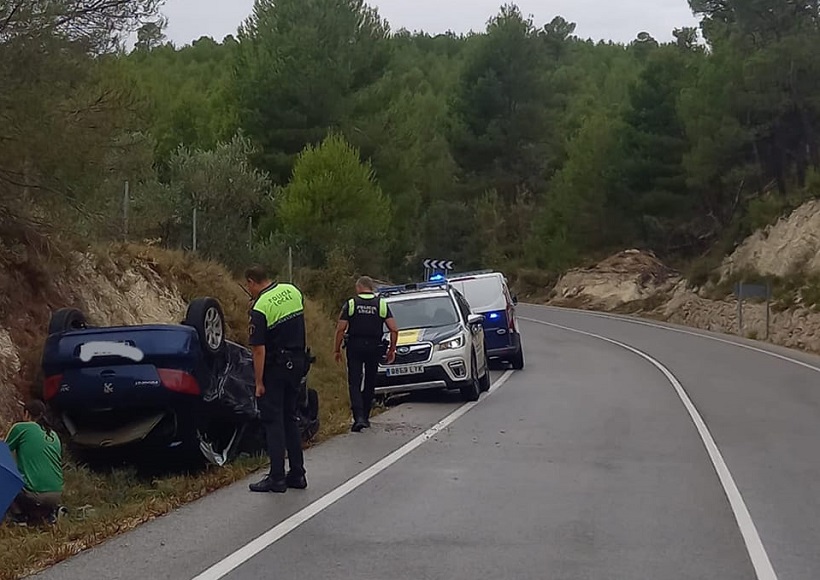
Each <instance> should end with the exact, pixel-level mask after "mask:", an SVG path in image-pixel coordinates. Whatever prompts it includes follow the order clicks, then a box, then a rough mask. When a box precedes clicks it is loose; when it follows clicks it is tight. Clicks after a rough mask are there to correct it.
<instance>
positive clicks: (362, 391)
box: [335, 276, 399, 433]
mask: <svg viewBox="0 0 820 580" xmlns="http://www.w3.org/2000/svg"><path fill="white" fill-rule="evenodd" d="M385 325H386V326H387V329H388V330H389V331H390V346H389V347H388V349H387V357H386V360H387V362H388V363H392V362H393V361H394V360H395V358H396V343H397V342H398V337H399V330H398V327H397V326H396V321H395V320H394V319H393V314H392V313H391V312H390V308H389V307H388V305H387V303H386V302H384V301H383V300H382V299H381V298H380V297H379V296H377V295H376V290H375V283H374V282H373V280H372V279H371V278H369V277H368V276H363V277H361V278H359V280H358V282H356V296H355V297H353V298H351V299H350V300H348V301H347V302H346V303H345V304H344V305H343V306H342V311H341V314H340V315H339V323H338V324H337V326H336V349H335V355H336V362H341V361H342V351H341V348H342V342H343V339H344V337H345V334H347V380H348V387H349V391H350V409H351V411H352V412H353V426H352V427H351V430H352V431H354V432H357V433H358V432H360V431H361V430H362V429H364V428H367V427H370V410H371V407H372V406H373V391H374V389H375V387H376V373H377V372H378V369H379V362H380V361H381V359H382V357H383V356H384V355H385V349H384V342H383V340H382V337H383V336H384V326H385ZM362 378H364V387H362Z"/></svg>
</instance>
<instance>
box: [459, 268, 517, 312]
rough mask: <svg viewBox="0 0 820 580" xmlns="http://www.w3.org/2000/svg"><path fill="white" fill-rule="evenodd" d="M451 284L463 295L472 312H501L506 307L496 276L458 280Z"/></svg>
mask: <svg viewBox="0 0 820 580" xmlns="http://www.w3.org/2000/svg"><path fill="white" fill-rule="evenodd" d="M451 284H452V285H453V286H454V287H455V288H457V289H458V290H459V291H460V292H461V293H462V294H464V297H465V298H466V299H467V302H469V303H470V307H471V308H472V309H473V310H474V311H478V312H480V311H486V310H503V309H504V308H505V307H506V306H507V300H506V298H505V296H504V287H503V286H502V285H501V280H500V279H499V278H498V277H496V276H492V277H486V278H473V279H470V280H458V281H453V282H451Z"/></svg>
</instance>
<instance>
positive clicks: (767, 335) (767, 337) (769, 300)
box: [766, 280, 772, 342]
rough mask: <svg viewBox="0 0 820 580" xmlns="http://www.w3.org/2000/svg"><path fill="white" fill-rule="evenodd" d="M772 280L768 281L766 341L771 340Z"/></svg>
mask: <svg viewBox="0 0 820 580" xmlns="http://www.w3.org/2000/svg"><path fill="white" fill-rule="evenodd" d="M771 300H772V281H771V280H767V281H766V341H767V342H768V340H769V324H770V319H771V307H770V304H771Z"/></svg>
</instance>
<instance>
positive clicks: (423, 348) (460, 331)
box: [376, 281, 490, 401]
mask: <svg viewBox="0 0 820 580" xmlns="http://www.w3.org/2000/svg"><path fill="white" fill-rule="evenodd" d="M378 293H379V296H381V297H382V299H383V300H385V301H386V302H387V303H388V305H389V306H390V310H391V312H392V314H393V318H395V320H396V324H397V326H398V328H399V340H398V345H397V347H398V348H397V351H396V359H395V360H394V361H393V363H392V364H389V365H388V364H386V363H384V362H382V364H381V365H379V372H378V378H377V380H376V394H377V395H388V394H395V393H407V392H411V391H420V390H431V389H441V390H455V389H458V390H459V391H460V393H461V396H462V398H463V399H464V400H466V401H475V400H478V398H479V396H480V395H481V393H482V392H483V391H488V390H489V388H490V372H489V365H488V362H487V349H486V345H485V342H484V327H483V325H482V323H483V321H484V316H482V315H481V314H475V313H473V311H472V309H471V307H470V304H469V303H468V302H467V300H466V299H465V298H464V296H463V295H462V294H461V293H460V292H459V291H458V290H456V289H455V288H453V287H452V286H451V285H450V284H449V283H448V282H446V281H441V282H425V283H420V284H408V285H405V286H392V287H382V288H379V289H378ZM385 337H386V338H389V335H388V334H387V332H386V329H385Z"/></svg>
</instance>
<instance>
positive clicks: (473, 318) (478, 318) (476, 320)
mask: <svg viewBox="0 0 820 580" xmlns="http://www.w3.org/2000/svg"><path fill="white" fill-rule="evenodd" d="M467 322H468V323H469V324H470V326H472V325H473V324H481V323H483V322H484V315H483V314H471V315H470V316H468V317H467Z"/></svg>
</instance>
